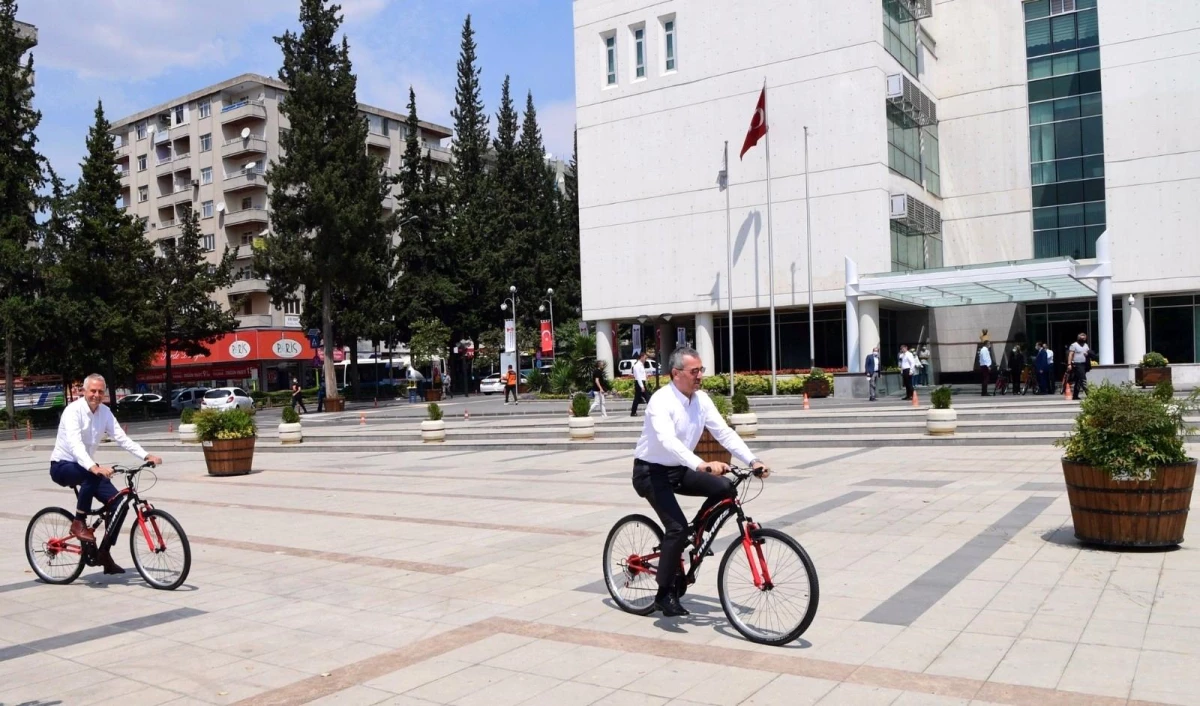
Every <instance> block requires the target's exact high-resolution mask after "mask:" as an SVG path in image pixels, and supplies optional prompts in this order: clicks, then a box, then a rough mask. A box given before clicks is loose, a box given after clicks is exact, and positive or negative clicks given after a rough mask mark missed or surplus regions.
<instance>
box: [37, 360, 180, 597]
mask: <svg viewBox="0 0 1200 706" xmlns="http://www.w3.org/2000/svg"><path fill="white" fill-rule="evenodd" d="M104 390H105V382H104V378H103V377H102V376H100V375H97V374H95V373H93V374H91V375H88V376H87V378H86V379H84V381H83V397H81V398H79V399H77V400H75V401H74V402H72V403H71V404H69V405H67V407H66V409H64V410H63V413H62V418H61V419H59V422H58V438H57V439H56V440H55V442H54V451H53V452H52V453H51V454H50V479H51V480H53V481H54V482H55V483H58V484H59V485H61V486H63V487H64V488H66V487H70V486H79V501H78V502H77V503H76V505H75V519H74V521H72V522H71V536H72V537H75V538H76V539H79V540H80V541H83V542H95V541H96V535H95V534H94V533H93V532H92V530H91V528H89V527H88V526H87V513H88V512H90V511H91V509H92V498H99V500H100V502H102V503H104V504H106V505H107V504H108V502H109V501H110V500H112V499H113V498H114V497H116V496H117V488H116V486H114V485H113V484H112V481H110V480H109V478H111V477H112V474H113V469H112V467H111V466H101V465H100V464H99V463H97V462H96V461H95V460H94V459H93V457H94V456H95V454H96V447H97V446H99V445H100V439H101V438H102V437H103V436H104V435H105V434H107V435H108V437H109V438H110V439H112V440H113V441H115V442H116V443H117V444H118V445H119V446H120V447H121V448H123V449H125V450H126V451H128V452H129V453H131V454H133V455H134V456H137V457H138V458H140V459H142V460H144V461H148V462H150V463H153V464H154V465H156V466H157V465H159V464H161V463H162V459H161V458H159V457H158V456H154V455H151V454H147V453H146V451H145V450H144V449H143V448H142V447H141V446H138V445H137V443H136V442H134V441H133V439H130V438H129V437H128V436H126V435H125V432H124V431H123V430H122V429H121V425H119V424H117V420H116V419H115V418H114V417H113V415H112V412H110V411H109V409H108V407H107V406H106V405H104V404H102V403H101V400H103V399H104ZM99 558H100V562H101V564H103V566H104V573H106V574H123V573H125V569H122V568H121V567H120V566H117V564H116V562H114V561H113V560H112V556H111V555H110V554H109V553H108V552H107V551H106V552H104V553H103V554H102V555H100V557H99Z"/></svg>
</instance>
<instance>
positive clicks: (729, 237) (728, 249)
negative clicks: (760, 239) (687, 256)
mask: <svg viewBox="0 0 1200 706" xmlns="http://www.w3.org/2000/svg"><path fill="white" fill-rule="evenodd" d="M724 173H725V179H724V181H725V257H726V258H727V260H728V262H727V267H726V270H725V292H726V293H727V294H728V295H729V397H730V398H732V397H733V378H734V367H733V225H732V222H731V221H730V217H729V140H725V172H724Z"/></svg>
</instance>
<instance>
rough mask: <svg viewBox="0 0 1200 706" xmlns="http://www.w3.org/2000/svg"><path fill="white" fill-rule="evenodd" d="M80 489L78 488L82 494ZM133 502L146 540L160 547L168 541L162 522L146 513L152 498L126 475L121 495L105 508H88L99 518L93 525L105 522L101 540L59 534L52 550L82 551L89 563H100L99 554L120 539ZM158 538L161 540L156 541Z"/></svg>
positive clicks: (106, 550)
mask: <svg viewBox="0 0 1200 706" xmlns="http://www.w3.org/2000/svg"><path fill="white" fill-rule="evenodd" d="M78 492H79V491H76V494H78ZM130 506H133V508H134V511H135V512H136V513H137V515H136V518H137V523H138V526H139V527H140V528H141V530H142V536H143V537H144V538H145V540H146V546H147V547H149V549H150V551H152V552H153V551H157V548H158V547H162V546H163V544H164V541H163V536H162V531H161V530H160V529H159V528H158V523H156V522H153V521H150V522H147V520H146V513H147V512H149V511H150V510H153V509H154V507H153V506H152V505H151V504H150V502H149V501H148V500H144V499H142V498H141V497H139V496H138V494H137V491H136V490H134V488H133V486H132V483H131V482H130V476H129V475H126V476H125V487H124V488H122V489H121V491H120V492H118V493H117V495H116V496H115V497H114V498H113V499H112V500H110V501H109V502H108V504H107V505H106V506H105V508H102V509H100V510H97V511H95V512H88V515H89V516H91V515H95V516H96V520H95V522H93V523H92V525H91V529H92V531H93V532H95V531H96V530H97V529H99V527H100V524H101V523H104V525H105V527H104V536H103V537H101V538H100V541H99V542H97V543H95V544H92V543H90V542H75V543H72V542H71V540H72V537H71V536H70V535H67V536H65V537H59V538H56V539H52V540H50V541H49V542H47V545H48V547H47V548H48V549H50V550H51V551H58V552H66V553H68V554H82V555H83V559H84V561H85V562H86V563H87V565H88V566H96V565H97V564H98V563H99V555H100V554H103V553H105V552H109V551H111V550H112V548H113V546H114V545H115V544H116V543H117V539H118V538H119V537H120V536H121V529H122V528H123V527H124V525H125V518H126V516H127V515H128V514H129V508H130ZM106 511H107V512H109V519H108V521H107V522H105V520H104V515H105V512H106ZM151 528H153V530H154V536H153V537H152V536H151V531H150V530H151ZM156 539H157V541H158V543H157V544H155V540H156Z"/></svg>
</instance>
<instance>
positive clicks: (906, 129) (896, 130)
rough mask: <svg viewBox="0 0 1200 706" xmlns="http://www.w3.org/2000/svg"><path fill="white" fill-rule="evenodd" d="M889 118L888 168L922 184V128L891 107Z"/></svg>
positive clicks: (889, 107)
mask: <svg viewBox="0 0 1200 706" xmlns="http://www.w3.org/2000/svg"><path fill="white" fill-rule="evenodd" d="M887 118H888V166H889V167H891V169H892V171H895V172H898V173H900V174H902V175H904V176H906V177H908V178H909V179H912V180H913V181H915V182H917V183H918V184H920V183H921V128H919V127H917V126H916V125H915V124H914V123H913V122H912V121H911V120H909V118H907V117H906V116H905V115H904V114H903V113H901V112H900V110H899V109H898V108H895V107H893V106H891V105H889V106H888V107H887Z"/></svg>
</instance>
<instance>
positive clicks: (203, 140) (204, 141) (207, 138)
mask: <svg viewBox="0 0 1200 706" xmlns="http://www.w3.org/2000/svg"><path fill="white" fill-rule="evenodd" d="M211 149H212V133H211V132H209V133H205V134H203V135H201V136H200V151H201V152H208V151H209V150H211Z"/></svg>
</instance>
